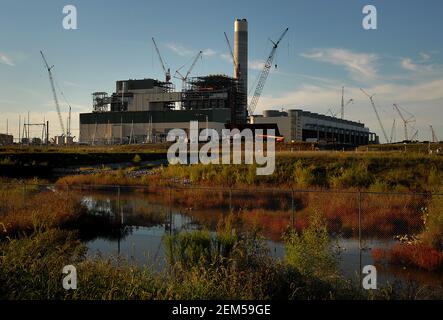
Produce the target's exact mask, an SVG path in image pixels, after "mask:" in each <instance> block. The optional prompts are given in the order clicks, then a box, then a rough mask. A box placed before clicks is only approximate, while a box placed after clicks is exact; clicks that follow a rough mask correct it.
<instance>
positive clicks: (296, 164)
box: [159, 152, 443, 191]
mask: <svg viewBox="0 0 443 320" xmlns="http://www.w3.org/2000/svg"><path fill="white" fill-rule="evenodd" d="M442 171H443V157H437V156H436V157H430V156H423V155H418V154H411V155H407V154H406V155H402V154H374V153H365V154H360V153H332V152H330V153H321V152H319V153H305V154H292V153H281V154H279V155H278V157H277V161H276V168H275V172H274V173H273V174H272V175H270V176H257V175H255V166H247V165H201V164H197V165H192V166H185V165H178V166H168V167H165V168H163V170H162V171H161V172H160V173H159V177H161V178H169V179H173V178H179V179H189V180H190V181H191V182H192V183H194V184H209V185H214V184H216V185H222V186H246V185H247V186H251V185H255V186H272V187H295V188H300V189H306V188H309V189H316V188H334V189H349V188H359V189H363V190H365V189H370V190H372V191H386V190H390V191H433V190H437V189H438V188H439V186H440V185H441V181H442V180H443V177H442V173H441V172H442Z"/></svg>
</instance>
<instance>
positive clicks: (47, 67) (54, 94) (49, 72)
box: [40, 51, 65, 135]
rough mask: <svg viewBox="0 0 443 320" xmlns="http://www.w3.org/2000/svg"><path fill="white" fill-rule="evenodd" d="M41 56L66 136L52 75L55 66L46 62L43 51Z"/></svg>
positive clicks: (63, 132)
mask: <svg viewBox="0 0 443 320" xmlns="http://www.w3.org/2000/svg"><path fill="white" fill-rule="evenodd" d="M40 54H41V55H42V58H43V62H44V63H45V67H46V69H47V70H48V74H49V82H50V83H51V89H52V95H53V97H54V102H55V107H56V109H57V114H58V119H59V121H60V127H61V129H62V134H63V135H64V134H65V126H64V124H63V119H62V114H61V112H60V104H59V102H58V97H57V92H56V91H55V85H54V77H53V75H52V69H53V68H54V66H52V67H50V66H49V64H48V61H47V60H46V58H45V55H44V54H43V52H42V51H40Z"/></svg>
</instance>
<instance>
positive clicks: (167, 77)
mask: <svg viewBox="0 0 443 320" xmlns="http://www.w3.org/2000/svg"><path fill="white" fill-rule="evenodd" d="M152 43H154V47H155V51H157V56H158V59H159V60H160V64H161V66H162V68H163V72H164V73H165V78H166V82H169V81H171V69H170V68H168V69H166V67H165V63H164V61H163V58H162V55H161V54H160V50H159V49H158V46H157V43H156V42H155V40H154V37H153V38H152Z"/></svg>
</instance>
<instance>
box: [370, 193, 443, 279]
mask: <svg viewBox="0 0 443 320" xmlns="http://www.w3.org/2000/svg"><path fill="white" fill-rule="evenodd" d="M422 210H423V215H422V217H423V228H422V230H421V232H419V233H417V234H416V236H415V239H413V240H411V241H407V242H404V243H399V244H396V245H395V246H394V247H393V248H391V249H390V250H381V249H377V250H375V251H374V252H373V257H374V259H375V260H376V261H378V262H381V263H383V262H384V261H387V262H389V263H390V264H394V265H401V266H412V267H415V268H419V269H423V270H427V271H442V270H443V196H434V197H433V198H432V201H431V202H430V204H429V206H428V207H424V208H423V209H422Z"/></svg>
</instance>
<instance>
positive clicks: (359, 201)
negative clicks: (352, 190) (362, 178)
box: [358, 191, 362, 250]
mask: <svg viewBox="0 0 443 320" xmlns="http://www.w3.org/2000/svg"><path fill="white" fill-rule="evenodd" d="M358 247H359V249H360V250H361V249H362V246H361V191H359V192H358Z"/></svg>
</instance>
